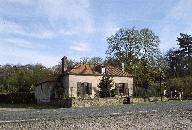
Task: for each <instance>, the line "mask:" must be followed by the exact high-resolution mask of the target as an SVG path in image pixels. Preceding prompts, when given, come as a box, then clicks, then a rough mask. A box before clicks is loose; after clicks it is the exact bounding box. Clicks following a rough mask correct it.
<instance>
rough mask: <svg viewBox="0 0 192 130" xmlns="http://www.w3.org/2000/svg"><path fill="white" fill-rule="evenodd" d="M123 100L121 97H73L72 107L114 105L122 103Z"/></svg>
mask: <svg viewBox="0 0 192 130" xmlns="http://www.w3.org/2000/svg"><path fill="white" fill-rule="evenodd" d="M123 100H124V99H123V98H121V99H120V98H98V99H86V100H78V99H74V100H72V107H90V106H92V107H93V106H116V105H123Z"/></svg>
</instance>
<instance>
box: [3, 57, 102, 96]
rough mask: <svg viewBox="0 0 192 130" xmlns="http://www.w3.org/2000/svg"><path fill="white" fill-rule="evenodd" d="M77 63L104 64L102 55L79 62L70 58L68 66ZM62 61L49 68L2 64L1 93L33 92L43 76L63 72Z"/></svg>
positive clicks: (36, 65) (39, 65) (85, 58)
mask: <svg viewBox="0 0 192 130" xmlns="http://www.w3.org/2000/svg"><path fill="white" fill-rule="evenodd" d="M77 63H83V64H85V63H89V64H102V63H103V59H102V58H100V57H92V58H87V57H83V58H81V59H80V61H79V62H77V61H73V60H70V59H69V62H68V67H69V68H70V67H72V66H73V65H75V64H77ZM61 68H62V67H61V62H60V63H58V65H55V66H53V67H50V68H47V67H45V66H43V65H41V64H34V65H32V64H28V65H12V64H6V65H2V66H0V93H17V92H33V91H34V87H35V85H36V83H37V82H38V81H39V80H41V79H42V78H45V77H49V76H51V75H58V74H61Z"/></svg>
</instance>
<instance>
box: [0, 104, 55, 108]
mask: <svg viewBox="0 0 192 130" xmlns="http://www.w3.org/2000/svg"><path fill="white" fill-rule="evenodd" d="M0 108H24V109H55V108H58V107H55V106H50V105H40V104H4V103H0Z"/></svg>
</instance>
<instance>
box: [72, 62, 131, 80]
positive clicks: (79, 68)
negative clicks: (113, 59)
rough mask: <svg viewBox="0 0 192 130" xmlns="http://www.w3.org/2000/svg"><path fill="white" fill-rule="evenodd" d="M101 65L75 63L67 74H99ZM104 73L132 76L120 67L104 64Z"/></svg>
mask: <svg viewBox="0 0 192 130" xmlns="http://www.w3.org/2000/svg"><path fill="white" fill-rule="evenodd" d="M101 67H102V66H101V65H98V66H93V65H89V64H77V65H75V66H74V67H73V68H72V69H71V70H69V74H77V75H78V74H79V75H81V74H82V75H101ZM105 68H106V74H108V75H110V76H127V77H129V76H132V75H131V74H129V73H128V72H123V71H122V70H121V69H119V68H116V67H112V66H106V67H105Z"/></svg>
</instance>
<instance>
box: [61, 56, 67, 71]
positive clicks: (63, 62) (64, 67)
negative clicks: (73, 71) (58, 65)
mask: <svg viewBox="0 0 192 130" xmlns="http://www.w3.org/2000/svg"><path fill="white" fill-rule="evenodd" d="M61 62H62V74H64V73H65V72H66V71H67V68H68V60H67V57H66V56H64V57H63V58H62V59H61Z"/></svg>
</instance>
